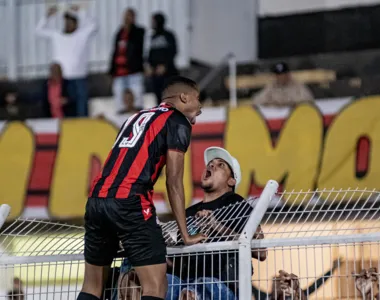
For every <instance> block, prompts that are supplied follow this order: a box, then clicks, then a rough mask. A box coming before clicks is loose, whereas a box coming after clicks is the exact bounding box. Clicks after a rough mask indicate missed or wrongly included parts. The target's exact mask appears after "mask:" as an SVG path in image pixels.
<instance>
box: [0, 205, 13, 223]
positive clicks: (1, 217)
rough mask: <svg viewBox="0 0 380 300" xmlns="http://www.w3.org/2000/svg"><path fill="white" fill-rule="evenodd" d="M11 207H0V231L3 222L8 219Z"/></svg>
mask: <svg viewBox="0 0 380 300" xmlns="http://www.w3.org/2000/svg"><path fill="white" fill-rule="evenodd" d="M10 211H11V207H10V206H9V205H8V204H2V205H1V206H0V229H1V227H2V226H3V225H4V223H5V220H6V219H7V218H8V216H9V213H10Z"/></svg>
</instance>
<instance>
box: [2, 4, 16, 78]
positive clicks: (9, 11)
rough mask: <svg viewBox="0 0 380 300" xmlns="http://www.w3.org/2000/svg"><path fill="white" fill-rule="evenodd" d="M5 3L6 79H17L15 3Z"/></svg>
mask: <svg viewBox="0 0 380 300" xmlns="http://www.w3.org/2000/svg"><path fill="white" fill-rule="evenodd" d="M5 5H6V17H5V24H6V25H5V26H6V30H7V34H6V37H7V38H6V39H7V40H6V41H5V43H4V44H5V45H6V47H7V48H6V49H7V50H6V51H7V55H6V58H7V63H6V65H7V77H8V80H16V79H17V20H16V18H17V11H16V8H17V6H16V5H17V4H16V1H13V0H8V1H5Z"/></svg>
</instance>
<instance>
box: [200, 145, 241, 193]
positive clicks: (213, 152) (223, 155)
mask: <svg viewBox="0 0 380 300" xmlns="http://www.w3.org/2000/svg"><path fill="white" fill-rule="evenodd" d="M215 158H220V159H223V160H224V161H225V162H226V163H227V164H228V165H229V166H230V168H231V170H232V172H233V177H234V179H235V180H236V184H235V189H236V188H237V186H238V185H239V183H240V181H241V171H240V165H239V162H238V161H237V159H236V158H235V157H233V156H232V155H231V154H230V153H229V152H228V151H227V150H225V149H223V148H220V147H209V148H207V149H206V150H205V152H204V160H205V164H206V166H207V165H208V163H209V162H210V161H212V160H213V159H215Z"/></svg>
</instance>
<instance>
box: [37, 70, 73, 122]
mask: <svg viewBox="0 0 380 300" xmlns="http://www.w3.org/2000/svg"><path fill="white" fill-rule="evenodd" d="M42 107H43V114H44V117H47V118H58V119H62V118H64V117H74V116H75V114H76V111H75V110H76V107H75V101H74V100H73V99H70V97H69V93H68V81H67V80H65V79H63V77H62V68H61V66H60V65H59V64H57V63H53V64H52V65H51V66H50V74H49V78H48V80H47V81H46V82H45V85H44V91H43V105H42Z"/></svg>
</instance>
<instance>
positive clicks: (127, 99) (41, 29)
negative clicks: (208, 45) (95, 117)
mask: <svg viewBox="0 0 380 300" xmlns="http://www.w3.org/2000/svg"><path fill="white" fill-rule="evenodd" d="M56 15H58V8H57V6H52V7H50V8H49V9H48V10H47V12H46V15H45V16H44V17H43V18H42V19H41V20H40V21H39V22H38V25H37V27H36V36H37V37H39V38H45V39H47V40H49V41H50V43H51V46H52V47H51V49H52V55H51V56H52V62H51V65H50V72H49V77H48V78H47V79H46V80H45V81H44V83H43V84H42V86H41V92H40V93H39V95H38V97H39V98H41V99H39V100H40V103H41V104H42V112H43V113H42V114H43V115H42V116H40V117H53V118H63V117H86V116H88V100H89V92H88V83H87V76H88V67H87V66H88V57H89V45H90V43H91V38H92V36H93V35H95V34H96V33H97V24H96V22H95V20H94V19H93V18H91V17H90V16H88V15H87V13H86V11H85V10H84V9H82V8H81V7H80V6H79V5H72V6H70V8H69V9H68V10H66V11H64V13H63V15H62V17H63V20H64V26H63V27H64V28H63V29H62V30H58V29H52V28H51V26H50V21H51V19H52V18H53V17H55V16H56ZM165 23H166V19H165V16H164V15H163V14H162V13H156V14H154V15H152V19H151V27H152V31H153V34H152V36H151V40H150V47H149V51H148V53H147V55H144V49H145V47H144V40H145V29H144V28H143V27H140V26H138V25H137V24H136V12H135V11H134V10H133V9H131V8H127V9H126V10H125V12H124V15H123V18H122V22H121V24H120V27H119V28H118V30H117V32H116V33H115V37H114V41H113V43H112V45H110V53H111V55H110V64H109V70H108V74H109V76H110V78H111V80H112V93H113V97H114V106H115V108H116V111H117V112H118V113H126V112H132V111H134V110H139V109H141V108H142V107H143V95H144V87H145V80H146V81H148V83H149V84H150V86H151V87H152V90H153V91H154V93H155V95H156V98H157V102H159V101H160V98H161V90H162V86H163V84H164V82H165V79H166V78H167V77H169V76H172V75H176V74H177V73H178V71H177V68H176V66H175V62H174V61H175V56H176V54H177V46H176V38H175V36H174V34H173V33H172V32H171V31H169V30H168V29H167V28H166V26H165ZM21 98H22V97H21V96H20V95H19V94H18V93H17V89H16V88H14V87H12V86H11V85H9V86H7V87H6V88H3V89H2V91H1V92H0V102H1V106H2V109H1V112H0V119H7V120H22V119H24V118H25V117H26V115H30V114H28V113H27V111H26V110H27V109H28V108H25V105H23V104H24V103H22V102H23V101H22V99H21Z"/></svg>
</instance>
